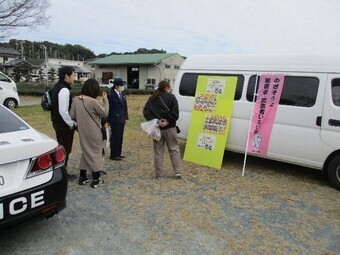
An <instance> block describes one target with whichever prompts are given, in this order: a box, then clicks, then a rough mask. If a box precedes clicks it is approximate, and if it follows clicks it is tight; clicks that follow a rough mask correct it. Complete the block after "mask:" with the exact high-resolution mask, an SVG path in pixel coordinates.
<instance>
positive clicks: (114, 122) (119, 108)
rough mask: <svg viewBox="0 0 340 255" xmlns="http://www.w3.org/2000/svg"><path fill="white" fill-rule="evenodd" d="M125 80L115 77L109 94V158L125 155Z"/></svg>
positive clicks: (115, 158)
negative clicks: (123, 150) (123, 147)
mask: <svg viewBox="0 0 340 255" xmlns="http://www.w3.org/2000/svg"><path fill="white" fill-rule="evenodd" d="M125 85H126V82H125V81H123V80H122V79H121V78H115V79H114V81H113V87H112V89H111V93H110V94H109V115H108V122H109V123H110V126H111V132H112V134H111V138H110V147H111V154H110V159H112V160H122V159H123V158H125V156H124V155H123V154H122V145H123V135H124V127H125V125H126V123H127V121H128V119H129V118H128V110H127V102H126V96H125V93H124V86H125Z"/></svg>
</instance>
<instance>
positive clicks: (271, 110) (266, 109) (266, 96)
mask: <svg viewBox="0 0 340 255" xmlns="http://www.w3.org/2000/svg"><path fill="white" fill-rule="evenodd" d="M283 82H284V75H283V74H263V75H261V76H260V81H259V86H258V95H257V100H256V102H255V105H254V110H253V116H252V120H251V127H250V133H249V140H248V147H247V149H248V151H249V152H251V153H255V154H261V155H264V156H266V155H267V151H268V146H269V141H270V135H271V131H272V128H273V125H274V120H275V116H276V111H277V106H278V104H279V102H280V97H281V92H282V88H283Z"/></svg>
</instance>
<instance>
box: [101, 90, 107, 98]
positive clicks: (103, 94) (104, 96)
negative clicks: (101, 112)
mask: <svg viewBox="0 0 340 255" xmlns="http://www.w3.org/2000/svg"><path fill="white" fill-rule="evenodd" d="M102 97H103V100H107V93H106V92H105V91H103V92H102Z"/></svg>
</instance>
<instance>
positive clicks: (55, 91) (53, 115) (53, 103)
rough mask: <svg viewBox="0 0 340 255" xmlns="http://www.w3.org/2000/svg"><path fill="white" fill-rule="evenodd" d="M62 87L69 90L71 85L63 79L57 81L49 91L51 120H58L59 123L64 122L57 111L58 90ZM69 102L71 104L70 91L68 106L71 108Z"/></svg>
mask: <svg viewBox="0 0 340 255" xmlns="http://www.w3.org/2000/svg"><path fill="white" fill-rule="evenodd" d="M63 88H67V89H68V90H71V86H70V85H69V84H67V83H66V82H64V81H59V82H58V83H57V84H56V85H54V87H53V88H52V92H51V120H52V121H53V122H59V123H60V122H63V123H65V122H64V120H63V118H62V117H61V115H60V113H59V100H58V95H59V92H60V90H61V89H63ZM71 104H72V95H71V93H70V99H69V107H68V109H69V110H70V109H71ZM65 124H66V123H65Z"/></svg>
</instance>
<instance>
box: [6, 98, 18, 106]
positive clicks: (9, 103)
mask: <svg viewBox="0 0 340 255" xmlns="http://www.w3.org/2000/svg"><path fill="white" fill-rule="evenodd" d="M4 106H6V107H7V108H9V109H13V108H15V107H16V106H17V102H16V101H15V99H13V98H7V99H6V100H5V102H4Z"/></svg>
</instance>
